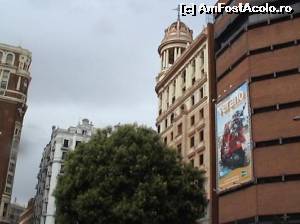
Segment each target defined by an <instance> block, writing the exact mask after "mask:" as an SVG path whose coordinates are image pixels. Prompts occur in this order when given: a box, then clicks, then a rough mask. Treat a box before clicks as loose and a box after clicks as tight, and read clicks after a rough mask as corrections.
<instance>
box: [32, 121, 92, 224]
mask: <svg viewBox="0 0 300 224" xmlns="http://www.w3.org/2000/svg"><path fill="white" fill-rule="evenodd" d="M94 133H96V129H95V128H94V126H93V124H92V123H91V122H89V120H88V119H83V120H82V122H81V123H79V124H78V125H77V126H76V127H69V128H68V129H61V128H56V127H55V126H53V127H52V134H51V140H50V142H49V143H48V144H47V145H46V147H45V149H44V152H43V157H42V159H41V163H40V171H39V174H38V184H37V186H36V190H37V193H36V199H35V200H36V201H35V206H34V223H35V224H55V210H56V207H55V198H54V196H53V192H54V190H55V188H56V185H57V180H58V177H59V175H63V173H64V160H65V157H66V153H67V152H68V151H70V150H74V149H75V148H76V146H77V145H78V144H80V143H85V142H88V141H89V140H90V138H91V136H92V135H93V134H94Z"/></svg>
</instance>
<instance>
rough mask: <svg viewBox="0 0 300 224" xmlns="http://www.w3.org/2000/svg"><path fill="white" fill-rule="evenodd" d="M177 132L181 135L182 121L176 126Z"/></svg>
mask: <svg viewBox="0 0 300 224" xmlns="http://www.w3.org/2000/svg"><path fill="white" fill-rule="evenodd" d="M177 134H178V135H182V123H180V124H179V125H178V126H177Z"/></svg>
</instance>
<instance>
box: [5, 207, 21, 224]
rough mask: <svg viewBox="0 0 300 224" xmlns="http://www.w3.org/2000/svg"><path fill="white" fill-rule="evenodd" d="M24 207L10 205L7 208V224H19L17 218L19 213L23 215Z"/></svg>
mask: <svg viewBox="0 0 300 224" xmlns="http://www.w3.org/2000/svg"><path fill="white" fill-rule="evenodd" d="M24 210H25V207H23V206H21V205H19V204H17V203H10V206H9V215H8V217H9V224H19V218H20V215H21V213H23V212H24Z"/></svg>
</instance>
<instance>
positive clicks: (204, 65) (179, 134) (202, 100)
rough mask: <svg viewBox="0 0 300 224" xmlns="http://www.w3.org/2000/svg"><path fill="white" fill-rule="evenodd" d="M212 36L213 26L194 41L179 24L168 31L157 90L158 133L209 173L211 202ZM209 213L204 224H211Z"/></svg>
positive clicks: (160, 47)
mask: <svg viewBox="0 0 300 224" xmlns="http://www.w3.org/2000/svg"><path fill="white" fill-rule="evenodd" d="M209 32H210V33H212V28H211V26H209V27H207V28H205V29H204V30H203V31H202V32H201V34H200V35H198V36H197V37H196V39H194V40H193V36H192V31H191V30H190V29H189V28H188V27H187V26H186V25H185V24H184V23H182V22H181V21H179V20H178V21H177V22H175V23H173V24H172V25H171V26H170V27H168V28H167V29H166V31H165V37H164V39H163V41H162V43H161V45H160V46H159V49H158V51H159V54H160V56H161V65H162V66H161V71H160V73H159V75H158V76H157V78H156V81H157V83H156V88H155V89H156V93H157V96H158V99H159V105H158V117H157V120H156V125H157V129H158V132H159V134H160V135H161V138H162V140H163V141H164V142H165V143H166V144H167V145H168V146H170V147H172V148H173V149H174V150H177V152H178V153H179V154H180V155H181V156H182V158H183V161H184V162H186V163H192V164H193V166H194V167H198V168H199V169H201V170H203V171H204V172H205V176H206V182H205V189H206V192H207V198H208V199H209V200H210V199H211V188H212V187H211V175H210V172H211V169H210V167H211V164H210V163H211V159H210V158H211V150H210V149H211V139H210V133H211V131H212V130H213V129H212V127H211V124H210V119H211V113H212V111H211V107H210V104H211V103H210V102H211V97H210V83H209V79H210V72H209V71H210V66H209V65H210V60H211V59H210V57H209V49H210V47H211V46H209V42H208V33H209ZM209 210H210V209H208V213H207V217H205V218H204V219H203V220H202V223H208V220H209Z"/></svg>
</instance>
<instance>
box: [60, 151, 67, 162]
mask: <svg viewBox="0 0 300 224" xmlns="http://www.w3.org/2000/svg"><path fill="white" fill-rule="evenodd" d="M66 156H67V152H63V153H62V156H61V159H62V160H65V159H66Z"/></svg>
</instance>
